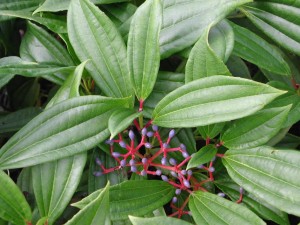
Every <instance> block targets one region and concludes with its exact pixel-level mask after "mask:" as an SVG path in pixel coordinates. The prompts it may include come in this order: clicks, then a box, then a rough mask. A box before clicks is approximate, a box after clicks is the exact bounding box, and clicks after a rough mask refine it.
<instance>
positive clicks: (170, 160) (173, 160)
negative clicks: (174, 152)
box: [169, 158, 177, 166]
mask: <svg viewBox="0 0 300 225" xmlns="http://www.w3.org/2000/svg"><path fill="white" fill-rule="evenodd" d="M169 163H170V164H171V165H173V166H175V165H176V164H177V162H176V160H175V159H173V158H170V159H169Z"/></svg>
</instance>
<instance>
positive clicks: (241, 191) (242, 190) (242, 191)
mask: <svg viewBox="0 0 300 225" xmlns="http://www.w3.org/2000/svg"><path fill="white" fill-rule="evenodd" d="M243 193H244V189H243V188H242V187H240V194H241V195H242V194H243Z"/></svg>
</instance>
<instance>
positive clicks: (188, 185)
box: [183, 179, 191, 188]
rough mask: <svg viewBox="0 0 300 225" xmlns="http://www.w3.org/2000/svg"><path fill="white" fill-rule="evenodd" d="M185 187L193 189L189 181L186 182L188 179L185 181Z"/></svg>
mask: <svg viewBox="0 0 300 225" xmlns="http://www.w3.org/2000/svg"><path fill="white" fill-rule="evenodd" d="M183 185H184V186H186V187H187V188H190V187H191V184H190V182H189V181H188V180H186V179H183Z"/></svg>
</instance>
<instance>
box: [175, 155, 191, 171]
mask: <svg viewBox="0 0 300 225" xmlns="http://www.w3.org/2000/svg"><path fill="white" fill-rule="evenodd" d="M190 159H191V156H189V157H187V158H185V159H184V160H183V161H182V162H181V163H180V164H178V165H177V168H180V167H182V166H183V165H184V164H186V163H187V162H188V161H189V160H190Z"/></svg>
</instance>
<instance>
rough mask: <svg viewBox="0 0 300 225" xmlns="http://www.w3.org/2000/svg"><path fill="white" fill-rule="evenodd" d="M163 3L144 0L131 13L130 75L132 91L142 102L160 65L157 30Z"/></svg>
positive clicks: (160, 21)
mask: <svg viewBox="0 0 300 225" xmlns="http://www.w3.org/2000/svg"><path fill="white" fill-rule="evenodd" d="M161 23H162V6H161V4H160V1H159V0H147V1H146V2H145V3H144V4H142V5H141V6H140V7H139V8H138V9H137V11H136V12H135V14H134V17H133V19H132V21H131V25H130V31H129V36H128V44H127V47H128V49H127V59H128V66H129V71H130V78H131V82H132V86H133V88H134V90H135V94H136V96H137V98H138V99H139V100H140V101H144V100H145V99H146V98H147V97H148V96H149V95H150V93H151V91H152V89H153V86H154V84H155V81H156V76H157V72H158V69H159V64H160V52H159V33H160V27H161Z"/></svg>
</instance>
